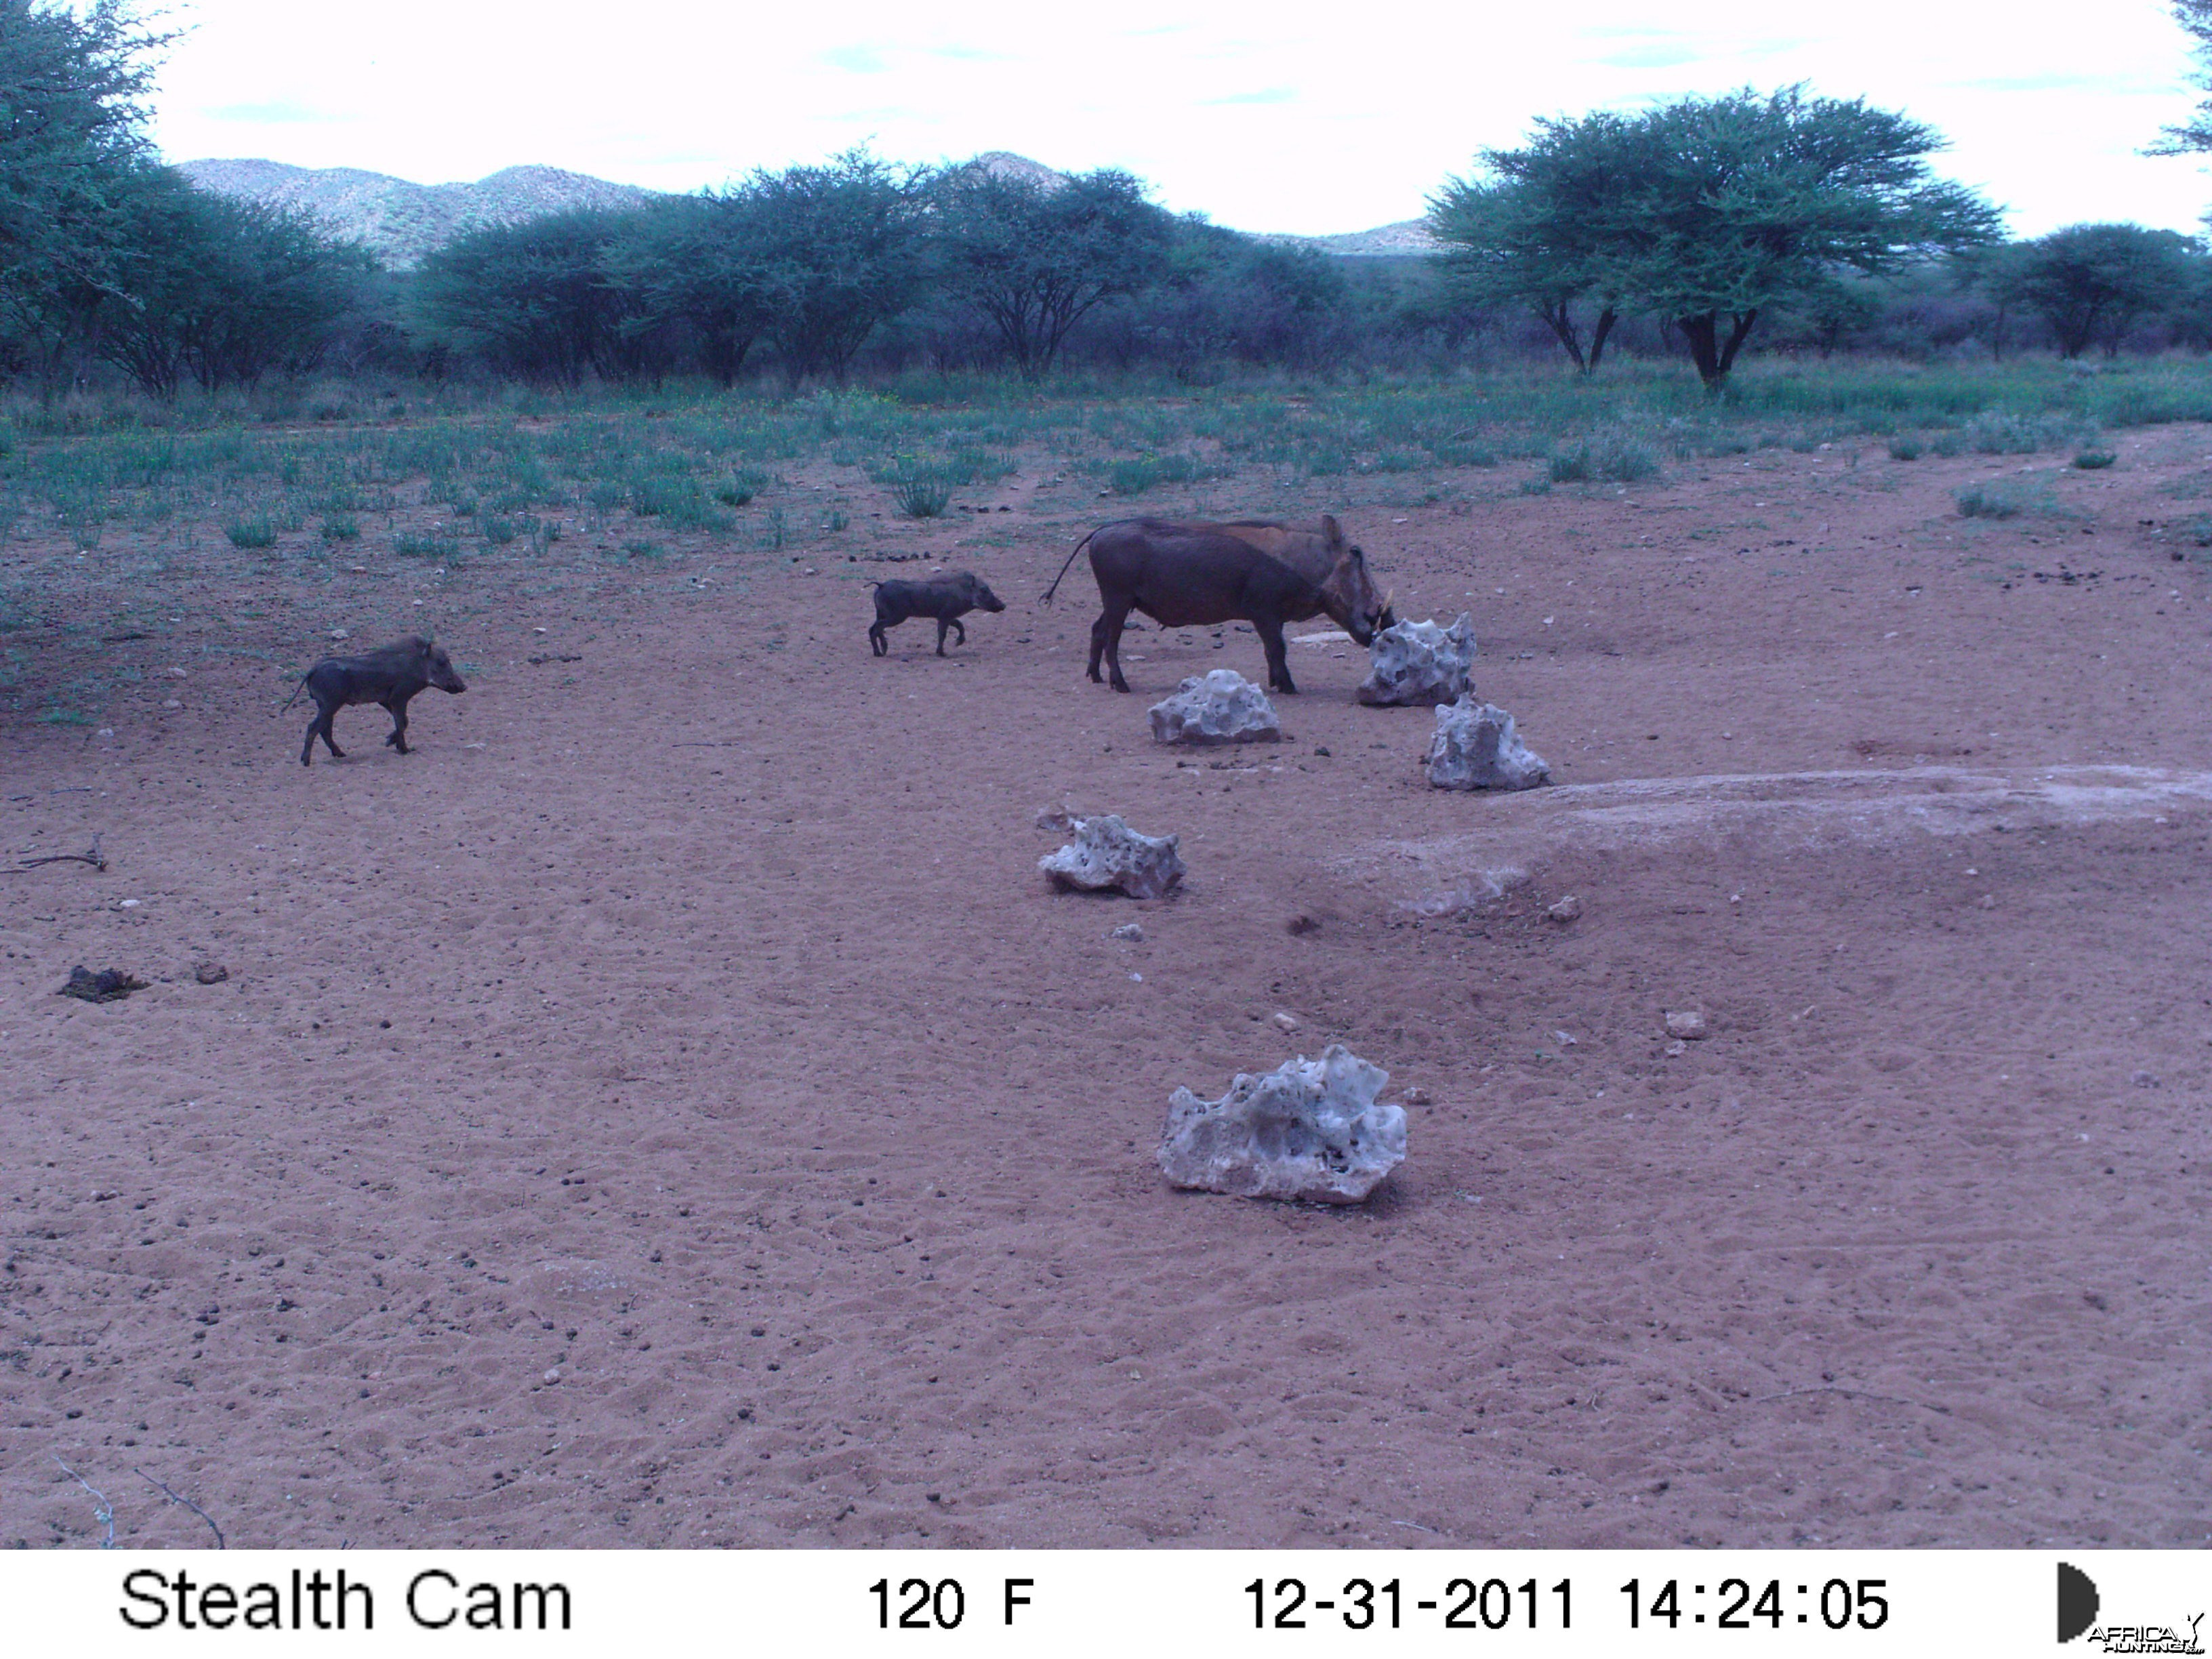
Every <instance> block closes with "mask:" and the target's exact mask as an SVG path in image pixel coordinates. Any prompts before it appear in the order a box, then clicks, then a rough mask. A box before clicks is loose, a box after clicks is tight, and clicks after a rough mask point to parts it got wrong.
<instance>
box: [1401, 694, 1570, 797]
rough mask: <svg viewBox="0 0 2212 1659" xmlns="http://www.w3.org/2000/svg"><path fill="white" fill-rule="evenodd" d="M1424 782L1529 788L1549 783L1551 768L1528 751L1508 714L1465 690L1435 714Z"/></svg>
mask: <svg viewBox="0 0 2212 1659" xmlns="http://www.w3.org/2000/svg"><path fill="white" fill-rule="evenodd" d="M1427 766H1428V769H1429V781H1430V783H1431V784H1432V785H1434V786H1435V787H1437V788H1438V789H1534V787H1536V786H1537V785H1538V784H1540V783H1548V782H1549V781H1551V776H1552V769H1551V768H1550V767H1549V766H1547V765H1546V764H1545V763H1544V761H1543V757H1541V756H1539V755H1534V754H1532V753H1530V752H1529V750H1528V745H1527V744H1524V743H1522V741H1521V734H1520V733H1519V732H1516V731H1515V730H1514V728H1513V716H1512V715H1510V714H1507V713H1506V712H1505V711H1504V709H1503V708H1498V706H1497V705H1496V704H1494V703H1487V702H1476V701H1475V699H1474V693H1473V692H1472V691H1470V692H1468V694H1467V695H1466V696H1463V697H1462V698H1461V699H1460V700H1459V701H1458V702H1455V703H1454V704H1452V706H1451V707H1450V708H1439V709H1437V733H1436V736H1434V737H1433V738H1430V739H1429V753H1428V757H1427Z"/></svg>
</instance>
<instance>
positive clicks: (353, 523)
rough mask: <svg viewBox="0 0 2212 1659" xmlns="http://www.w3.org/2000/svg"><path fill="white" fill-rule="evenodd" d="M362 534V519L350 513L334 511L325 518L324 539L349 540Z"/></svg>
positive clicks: (334, 540) (331, 540) (333, 540)
mask: <svg viewBox="0 0 2212 1659" xmlns="http://www.w3.org/2000/svg"><path fill="white" fill-rule="evenodd" d="M360 535H361V520H358V519H356V518H355V517H354V516H353V515H352V514H351V513H330V514H328V515H327V516H325V518H324V520H323V539H324V540H325V541H326V542H349V541H353V540H355V539H356V538H359V536H360Z"/></svg>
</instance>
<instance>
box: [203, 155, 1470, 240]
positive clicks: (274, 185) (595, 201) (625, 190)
mask: <svg viewBox="0 0 2212 1659" xmlns="http://www.w3.org/2000/svg"><path fill="white" fill-rule="evenodd" d="M966 165H967V166H969V167H976V168H980V169H981V170H982V171H983V172H985V173H989V174H991V175H992V176H993V177H994V178H1000V179H1028V180H1030V181H1031V182H1034V183H1036V184H1040V185H1045V186H1046V187H1048V188H1050V187H1051V186H1053V185H1060V184H1063V183H1065V182H1066V179H1067V174H1066V173H1061V172H1060V171H1058V170H1057V169H1055V168H1053V167H1047V166H1045V164H1044V163H1043V162H1042V161H1031V160H1030V158H1029V157H1028V156H1026V155H1015V154H1014V153H1013V152H1012V150H1004V149H991V150H985V151H984V152H983V153H982V154H981V155H978V156H976V157H975V159H974V160H972V161H969V162H967V163H966ZM178 171H179V172H180V173H183V174H184V175H185V177H186V178H187V179H191V181H192V183H193V184H195V185H197V186H199V188H200V189H202V190H206V191H214V192H215V193H216V194H217V195H220V196H238V197H246V199H248V200H250V201H256V202H264V203H267V204H270V205H272V206H277V207H296V208H305V209H306V210H307V211H309V212H310V213H312V214H313V215H314V216H315V217H317V218H318V219H319V220H321V221H322V222H324V223H325V225H328V226H329V227H330V228H331V230H333V231H335V232H336V233H337V234H339V235H341V236H349V237H356V238H358V239H359V240H361V241H362V242H364V243H366V244H367V245H368V246H369V248H370V249H372V250H373V251H374V252H375V253H376V255H377V257H378V258H381V259H382V260H383V261H384V262H385V264H388V265H390V266H392V268H393V269H395V270H408V269H410V268H411V267H412V266H415V265H417V264H421V263H422V256H423V255H424V254H426V253H428V252H430V251H431V250H432V249H433V248H436V247H441V246H444V245H445V244H446V243H447V242H450V241H452V240H453V238H454V237H456V236H459V235H460V234H463V233H464V232H466V231H471V230H476V229H478V228H481V227H483V226H485V225H513V224H520V223H521V222H523V221H524V220H526V219H535V218H538V217H539V216H543V215H544V214H548V213H563V212H566V211H567V210H569V209H571V208H632V207H637V206H640V205H641V204H644V203H646V202H649V201H651V200H652V199H653V196H654V194H655V192H654V191H649V190H641V189H640V188H639V187H638V186H637V185H617V184H610V183H609V182H608V181H607V180H606V179H594V178H592V177H591V176H590V175H589V174H587V173H563V172H562V171H561V169H560V168H558V167H507V168H505V169H503V170H502V171H501V172H498V173H493V174H492V175H491V176H490V177H489V179H477V181H476V183H474V184H472V185H417V184H413V183H410V181H408V180H407V179H394V178H392V176H391V175H390V174H388V173H364V172H362V171H361V170H360V169H359V168H357V167H322V168H308V167H289V166H287V165H286V164H285V163H283V162H282V161H186V162H185V163H184V164H183V165H182V166H181V167H179V168H178ZM1266 240H1268V241H1271V242H1282V243H1285V244H1289V245H1291V246H1298V247H1310V248H1315V249H1318V250H1319V251H1320V252H1323V253H1334V254H1336V255H1339V256H1340V257H1342V258H1391V257H1396V258H1404V257H1406V256H1407V255H1409V254H1430V253H1438V252H1442V251H1443V250H1442V248H1441V247H1440V246H1438V245H1437V241H1436V239H1435V238H1433V237H1431V235H1430V234H1429V233H1428V230H1427V228H1426V227H1425V226H1424V225H1423V224H1422V222H1421V221H1419V219H1407V220H1404V221H1402V222H1400V223H1397V224H1395V225H1381V226H1377V227H1376V228H1375V229H1373V230H1355V231H1347V232H1346V233H1344V234H1341V235H1337V236H1269V237H1267V239H1266Z"/></svg>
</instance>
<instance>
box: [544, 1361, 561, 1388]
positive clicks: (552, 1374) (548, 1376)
mask: <svg viewBox="0 0 2212 1659" xmlns="http://www.w3.org/2000/svg"><path fill="white" fill-rule="evenodd" d="M560 1380H561V1368H560V1367H559V1366H558V1365H549V1366H547V1367H546V1368H545V1386H546V1387H547V1388H549V1389H550V1388H551V1387H552V1386H553V1385H554V1384H555V1383H558V1382H559V1381H560Z"/></svg>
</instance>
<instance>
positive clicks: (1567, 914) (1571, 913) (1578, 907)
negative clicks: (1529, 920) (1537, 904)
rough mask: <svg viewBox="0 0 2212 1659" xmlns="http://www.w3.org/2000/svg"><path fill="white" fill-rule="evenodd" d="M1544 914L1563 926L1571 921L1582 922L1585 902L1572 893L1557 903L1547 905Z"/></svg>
mask: <svg viewBox="0 0 2212 1659" xmlns="http://www.w3.org/2000/svg"><path fill="white" fill-rule="evenodd" d="M1544 914H1545V915H1547V916H1549V917H1550V918H1551V919H1552V920H1553V921H1556V922H1559V923H1562V924H1564V923H1566V922H1570V921H1581V920H1582V914H1583V902H1582V901H1581V900H1580V899H1578V898H1577V897H1576V896H1574V895H1573V894H1572V893H1570V894H1568V895H1567V896H1565V898H1563V899H1561V900H1559V902H1557V903H1555V904H1547V905H1546V906H1545V907H1544Z"/></svg>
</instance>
